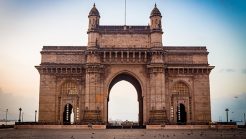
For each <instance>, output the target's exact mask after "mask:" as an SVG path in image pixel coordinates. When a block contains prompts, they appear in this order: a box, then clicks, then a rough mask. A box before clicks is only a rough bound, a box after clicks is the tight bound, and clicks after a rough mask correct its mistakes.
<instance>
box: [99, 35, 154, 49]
mask: <svg viewBox="0 0 246 139" xmlns="http://www.w3.org/2000/svg"><path fill="white" fill-rule="evenodd" d="M99 44H100V47H101V48H116V47H117V48H147V47H149V45H150V37H149V35H146V34H116V35H115V34H102V35H101V37H100V39H99Z"/></svg>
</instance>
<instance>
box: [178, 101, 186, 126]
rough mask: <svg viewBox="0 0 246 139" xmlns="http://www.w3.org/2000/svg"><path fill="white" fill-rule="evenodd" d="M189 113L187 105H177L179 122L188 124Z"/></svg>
mask: <svg viewBox="0 0 246 139" xmlns="http://www.w3.org/2000/svg"><path fill="white" fill-rule="evenodd" d="M186 121H187V114H186V110H185V105H184V104H182V103H179V104H178V106H177V123H178V124H186Z"/></svg>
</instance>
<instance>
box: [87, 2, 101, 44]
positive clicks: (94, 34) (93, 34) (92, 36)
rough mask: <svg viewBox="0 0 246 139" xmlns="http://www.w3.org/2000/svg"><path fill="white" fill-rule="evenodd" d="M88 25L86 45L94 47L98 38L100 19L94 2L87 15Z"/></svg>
mask: <svg viewBox="0 0 246 139" xmlns="http://www.w3.org/2000/svg"><path fill="white" fill-rule="evenodd" d="M88 18H89V27H88V32H87V34H88V47H89V48H90V47H96V46H98V42H97V41H98V38H99V33H98V31H99V21H100V13H99V11H98V10H97V8H96V5H95V3H94V5H93V7H92V9H91V11H90V13H89V15H88Z"/></svg>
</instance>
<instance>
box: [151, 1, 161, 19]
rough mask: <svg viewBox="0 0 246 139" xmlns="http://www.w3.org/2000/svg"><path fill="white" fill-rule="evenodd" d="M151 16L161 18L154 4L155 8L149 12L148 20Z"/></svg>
mask: <svg viewBox="0 0 246 139" xmlns="http://www.w3.org/2000/svg"><path fill="white" fill-rule="evenodd" d="M153 16H160V17H162V16H161V12H160V11H159V9H158V8H157V6H156V4H155V8H154V9H153V10H152V11H151V14H150V18H151V17H153Z"/></svg>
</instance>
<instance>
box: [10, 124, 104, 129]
mask: <svg viewBox="0 0 246 139" xmlns="http://www.w3.org/2000/svg"><path fill="white" fill-rule="evenodd" d="M14 128H15V129H106V125H92V126H88V125H15V126H14Z"/></svg>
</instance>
